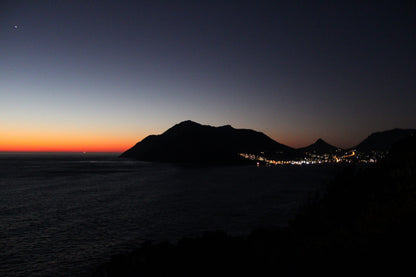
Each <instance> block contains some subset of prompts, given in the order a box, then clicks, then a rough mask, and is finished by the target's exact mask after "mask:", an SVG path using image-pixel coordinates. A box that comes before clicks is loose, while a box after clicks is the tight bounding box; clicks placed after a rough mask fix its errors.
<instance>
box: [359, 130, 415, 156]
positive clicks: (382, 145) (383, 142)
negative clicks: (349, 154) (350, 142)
mask: <svg viewBox="0 0 416 277" xmlns="http://www.w3.org/2000/svg"><path fill="white" fill-rule="evenodd" d="M415 133H416V129H398V128H396V129H392V130H387V131H383V132H376V133H372V134H371V135H370V136H368V137H367V138H366V139H365V140H363V141H362V142H361V143H359V144H358V145H357V146H355V147H353V149H356V150H357V151H359V152H362V153H370V152H372V151H387V150H389V149H390V147H391V146H392V145H393V144H395V143H397V142H398V141H400V140H402V139H404V138H406V137H409V136H410V135H412V134H415Z"/></svg>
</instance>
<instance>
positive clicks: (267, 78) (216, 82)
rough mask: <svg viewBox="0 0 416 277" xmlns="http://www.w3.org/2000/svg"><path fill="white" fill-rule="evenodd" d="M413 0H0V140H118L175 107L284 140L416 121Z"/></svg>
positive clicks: (56, 146) (82, 144) (50, 145)
mask: <svg viewBox="0 0 416 277" xmlns="http://www.w3.org/2000/svg"><path fill="white" fill-rule="evenodd" d="M340 2H343V3H340ZM344 2H345V3H344ZM414 3H415V2H414V1H287V2H284V1H225V0H223V1H105V0H96V1H88V0H85V1H75V0H71V1H59V0H53V1H42V0H36V1H35V0H33V1H24V0H19V1H16V0H14V1H1V4H0V151H29V150H37V151H116V152H121V151H124V150H126V149H127V148H129V147H131V146H133V145H134V144H135V143H136V142H138V141H139V140H141V139H143V138H144V137H145V136H147V135H149V134H159V133H161V132H163V131H164V130H166V129H168V128H169V127H171V126H172V125H174V124H176V123H178V122H180V121H183V120H187V119H191V120H193V121H196V122H199V123H202V124H209V125H214V126H218V125H225V124H231V125H232V126H233V127H236V128H250V129H255V130H258V131H262V132H264V133H266V134H267V135H269V136H270V137H272V138H273V139H275V140H277V141H279V142H281V143H284V144H287V145H289V146H292V147H301V146H305V145H308V144H311V143H312V142H314V141H315V140H316V139H318V138H320V137H321V138H323V139H324V140H326V141H328V142H329V143H331V144H334V145H337V146H340V147H351V146H354V145H356V144H357V143H359V142H360V141H361V140H363V139H364V138H365V137H366V136H368V135H369V134H370V133H372V132H375V131H383V130H387V129H391V128H396V127H398V128H416V78H415V76H416V8H415V4H414Z"/></svg>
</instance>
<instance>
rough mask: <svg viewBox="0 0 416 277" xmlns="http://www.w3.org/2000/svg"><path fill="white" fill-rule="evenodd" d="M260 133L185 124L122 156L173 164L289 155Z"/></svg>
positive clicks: (290, 149)
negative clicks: (263, 154) (249, 155)
mask: <svg viewBox="0 0 416 277" xmlns="http://www.w3.org/2000/svg"><path fill="white" fill-rule="evenodd" d="M291 151H293V148H291V147H288V146H286V145H283V144H280V143H278V142H276V141H274V140H273V139H271V138H269V137H268V136H266V135H265V134H263V133H261V132H257V131H254V130H249V129H234V128H233V127H231V126H230V125H225V126H221V127H213V126H209V125H201V124H199V123H196V122H193V121H190V120H187V121H184V122H181V123H179V124H176V125H175V126H173V127H171V128H170V129H168V130H167V131H165V132H164V133H163V134H161V135H150V136H148V137H146V138H144V139H143V140H142V141H140V142H138V143H137V144H136V145H135V146H133V147H132V148H130V149H129V150H127V151H126V152H124V153H123V154H121V157H125V158H134V159H138V160H143V161H157V162H173V163H176V162H178V163H188V162H200V163H216V164H217V163H235V162H238V161H240V160H241V159H240V157H239V156H238V153H260V152H267V153H276V152H280V153H283V152H291Z"/></svg>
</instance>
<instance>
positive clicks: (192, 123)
mask: <svg viewBox="0 0 416 277" xmlns="http://www.w3.org/2000/svg"><path fill="white" fill-rule="evenodd" d="M177 125H201V124H199V123H196V122H195V121H192V120H189V119H188V120H185V121H182V122H180V123H178V124H177Z"/></svg>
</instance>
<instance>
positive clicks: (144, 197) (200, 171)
mask: <svg viewBox="0 0 416 277" xmlns="http://www.w3.org/2000/svg"><path fill="white" fill-rule="evenodd" d="M334 172H335V170H334V168H329V167H324V166H315V167H274V168H272V167H271V168H266V167H259V168H257V167H254V166H244V167H205V168H196V167H192V168H190V167H178V166H172V165H166V164H162V165H161V164H153V163H144V162H138V161H129V160H122V159H117V158H116V157H115V156H114V155H112V156H105V155H100V156H93V155H85V156H80V155H65V156H60V155H55V156H34V155H31V156H27V155H0V220H1V223H0V248H1V249H2V251H0V275H1V276H28V275H31V276H74V275H85V274H88V273H90V272H91V271H92V270H93V269H94V268H95V267H96V266H97V265H98V264H100V263H102V262H103V261H105V260H106V259H108V258H109V257H110V256H111V255H112V254H115V253H119V252H125V251H129V250H132V249H133V248H134V247H137V246H138V245H140V243H141V242H143V241H144V240H147V239H152V240H166V239H169V240H175V239H178V238H180V237H182V236H184V235H187V236H192V235H199V234H200V233H202V232H203V231H210V230H219V229H221V230H225V231H227V232H229V233H233V234H247V233H248V232H249V231H251V230H252V229H253V228H255V227H261V226H269V225H285V224H286V222H287V220H288V218H290V216H292V215H293V213H294V212H295V211H296V208H297V207H298V206H299V204H300V203H302V201H303V199H304V198H305V196H306V195H307V194H308V193H309V192H311V191H314V190H315V189H316V188H317V187H318V186H320V185H321V184H323V183H325V182H326V180H328V179H329V178H330V176H331V175H332V174H333V173H334Z"/></svg>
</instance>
